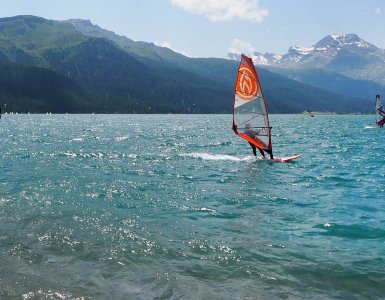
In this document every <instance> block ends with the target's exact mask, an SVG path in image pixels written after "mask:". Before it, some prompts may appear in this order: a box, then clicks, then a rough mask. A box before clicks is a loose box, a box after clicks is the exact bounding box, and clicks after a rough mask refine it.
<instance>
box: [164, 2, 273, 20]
mask: <svg viewBox="0 0 385 300" xmlns="http://www.w3.org/2000/svg"><path fill="white" fill-rule="evenodd" d="M171 2H172V3H173V4H174V5H176V6H178V7H180V8H182V9H184V10H186V11H189V12H192V13H195V14H198V15H203V16H205V17H206V18H207V19H209V20H210V21H213V22H216V21H229V20H233V19H240V20H244V21H254V22H262V21H263V19H264V18H265V17H267V16H268V15H269V11H268V10H267V9H262V8H260V7H259V3H258V2H259V0H171Z"/></svg>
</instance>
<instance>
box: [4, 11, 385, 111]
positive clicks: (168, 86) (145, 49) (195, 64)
mask: <svg viewBox="0 0 385 300" xmlns="http://www.w3.org/2000/svg"><path fill="white" fill-rule="evenodd" d="M349 36H350V38H351V41H353V40H358V39H359V38H358V37H357V36H355V35H347V36H345V40H348V39H349V38H348V37H349ZM338 39H339V38H337V37H335V36H330V37H326V38H325V39H323V40H321V41H320V42H319V43H318V44H317V45H315V46H314V47H313V48H314V49H313V48H310V49H307V50H306V51H305V50H303V49H302V50H301V49H300V48H299V47H292V48H290V49H291V50H289V52H288V54H287V55H282V56H279V55H268V54H265V55H262V54H260V53H253V54H252V57H253V59H254V61H255V63H256V64H257V68H258V72H259V75H260V79H261V83H262V86H263V88H264V92H265V96H266V98H267V99H268V107H269V111H270V112H272V113H298V112H302V111H304V110H307V109H310V110H316V111H328V112H340V113H352V112H371V111H372V106H373V104H372V99H371V98H372V96H373V94H374V93H381V92H382V91H385V87H384V86H383V85H382V82H381V80H382V79H381V78H380V77H381V76H380V75H378V77H376V76H374V75H373V74H374V73H373V72H372V73H370V74H371V76H373V78H369V77H370V76H369V75H365V74H369V72H368V71H367V72H366V73H365V72H364V70H363V69H366V68H367V69H369V67H368V66H369V65H370V64H369V62H372V60H373V61H375V60H377V62H378V63H380V62H383V60H381V59H382V57H383V56H381V55H383V50H381V49H378V48H376V47H375V46H372V45H370V44H365V45H364V44H363V45H364V46H363V47H361V49H358V46H357V47H356V46H351V49H350V50H349V48H347V47H345V44H346V43H347V42H346V43H345V42H344V45H343V47H342V46H341V45H340V46H339V47H340V48H341V49H342V48H344V49H343V50H338V49H337V48H338V47H337V46H335V44H336V42H335V41H337V40H338ZM322 41H323V42H322ZM328 41H329V42H330V43H329V42H328ZM333 41H334V42H333ZM321 42H322V43H321ZM351 44H354V43H352V42H351ZM322 47H324V48H325V49H328V51H326V50H325V51H322V50H321V48H322ZM332 47H334V54H333V53H332V52H333V50H331V48H332ZM336 49H337V50H336ZM352 49H354V51H353V50H352ZM359 50H362V51H359ZM341 51H342V52H341ZM301 53H302V54H301ZM327 53H328V54H327ZM341 53H342V54H341ZM343 53H345V56H344V55H343ZM365 53H366V54H365ZM300 54H301V55H300ZM321 54H322V57H321ZM309 55H311V56H309ZM317 55H318V56H319V59H317ZM230 57H231V58H237V56H236V55H234V54H232V55H229V57H228V58H226V59H220V58H190V57H186V56H184V55H181V54H179V53H176V52H174V51H172V50H171V49H168V48H164V47H158V46H156V45H154V44H153V43H147V42H141V41H133V40H131V39H129V38H127V37H123V36H119V35H117V34H115V33H113V32H111V31H108V30H105V29H103V28H100V27H99V26H97V25H94V24H92V23H91V22H90V21H88V20H77V19H72V20H67V21H54V20H46V19H43V18H40V17H35V16H16V17H10V18H2V19H0V103H2V104H6V108H7V110H8V111H17V112H48V111H50V112H53V113H65V112H69V113H90V112H95V113H229V112H231V110H232V101H233V91H234V82H235V78H236V73H237V68H238V64H239V62H238V61H235V60H233V59H229V58H230ZM273 57H275V58H273ZM352 57H353V58H354V59H352ZM357 57H359V58H360V61H359V62H357ZM365 57H366V64H365V68H361V69H360V68H358V67H357V66H358V65H360V64H361V65H363V64H364V63H365ZM343 59H345V62H346V65H344V64H343V63H342V62H343V61H344V60H343ZM352 61H354V62H356V63H355V64H354V63H352ZM338 62H339V63H338ZM349 66H350V67H349ZM342 70H343V72H342ZM354 70H355V71H354ZM357 70H360V74H359V73H358V71H357ZM349 72H350V73H351V74H350V73H349ZM380 73H381V68H378V74H380ZM352 74H353V75H354V76H353V75H352ZM352 86H355V87H356V88H355V90H357V92H354V89H352V88H351V87H352Z"/></svg>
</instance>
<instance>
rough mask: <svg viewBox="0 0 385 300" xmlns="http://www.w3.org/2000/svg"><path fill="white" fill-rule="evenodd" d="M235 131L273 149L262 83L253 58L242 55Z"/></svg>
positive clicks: (248, 139) (265, 148)
mask: <svg viewBox="0 0 385 300" xmlns="http://www.w3.org/2000/svg"><path fill="white" fill-rule="evenodd" d="M233 130H234V132H235V133H236V134H237V135H238V136H240V137H241V138H243V139H245V140H246V141H248V142H250V143H252V144H253V145H255V146H256V147H258V148H260V149H263V150H265V151H267V152H271V151H272V145H271V133H270V131H271V128H270V125H269V116H268V113H267V108H266V103H265V99H264V96H263V92H262V88H261V84H260V82H259V78H258V75H257V71H256V70H255V67H254V64H253V61H252V60H251V58H249V57H247V56H245V55H242V58H241V63H240V65H239V69H238V76H237V81H236V84H235V91H234V106H233Z"/></svg>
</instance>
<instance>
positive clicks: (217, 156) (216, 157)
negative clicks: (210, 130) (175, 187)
mask: <svg viewBox="0 0 385 300" xmlns="http://www.w3.org/2000/svg"><path fill="white" fill-rule="evenodd" d="M180 156H185V157H193V158H200V159H203V160H218V161H225V160H227V161H252V160H255V158H254V157H253V156H246V157H237V156H232V155H226V154H210V153H184V154H180Z"/></svg>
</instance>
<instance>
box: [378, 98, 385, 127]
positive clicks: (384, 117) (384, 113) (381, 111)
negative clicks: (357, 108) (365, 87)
mask: <svg viewBox="0 0 385 300" xmlns="http://www.w3.org/2000/svg"><path fill="white" fill-rule="evenodd" d="M376 103H380V105H379V106H378V107H377V108H376V109H377V113H378V115H379V116H381V117H382V119H381V120H379V121H377V125H378V127H384V124H385V111H384V109H383V107H382V104H381V96H380V95H376Z"/></svg>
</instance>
